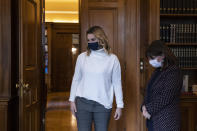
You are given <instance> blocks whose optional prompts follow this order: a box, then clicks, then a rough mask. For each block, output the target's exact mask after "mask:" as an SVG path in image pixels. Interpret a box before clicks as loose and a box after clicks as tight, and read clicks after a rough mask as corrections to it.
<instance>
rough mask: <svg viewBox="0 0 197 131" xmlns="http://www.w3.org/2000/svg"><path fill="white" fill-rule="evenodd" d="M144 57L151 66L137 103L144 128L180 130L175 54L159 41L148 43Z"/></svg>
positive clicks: (169, 130)
mask: <svg viewBox="0 0 197 131" xmlns="http://www.w3.org/2000/svg"><path fill="white" fill-rule="evenodd" d="M146 57H147V58H148V60H149V64H150V65H151V66H152V67H154V68H155V70H154V72H153V74H152V76H151V79H150V81H149V82H148V85H147V88H146V95H145V97H144V102H143V104H142V106H141V111H142V114H143V116H144V117H145V118H146V121H147V122H146V125H147V128H148V131H180V111H179V110H180V108H179V95H180V92H181V87H182V75H181V71H180V69H179V67H178V66H177V61H176V57H175V56H174V54H173V53H172V51H171V50H170V49H169V48H168V47H167V46H165V43H164V42H162V41H160V40H156V41H153V42H152V43H151V45H150V46H149V47H148V48H147V51H146Z"/></svg>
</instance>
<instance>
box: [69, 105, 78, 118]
mask: <svg viewBox="0 0 197 131" xmlns="http://www.w3.org/2000/svg"><path fill="white" fill-rule="evenodd" d="M70 110H71V112H72V114H73V115H74V116H75V117H76V114H75V112H77V108H76V104H75V102H70Z"/></svg>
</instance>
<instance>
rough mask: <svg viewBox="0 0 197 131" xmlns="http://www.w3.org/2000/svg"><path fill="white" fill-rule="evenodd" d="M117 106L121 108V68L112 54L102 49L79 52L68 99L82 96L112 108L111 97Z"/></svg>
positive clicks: (72, 99) (73, 99)
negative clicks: (88, 54)
mask: <svg viewBox="0 0 197 131" xmlns="http://www.w3.org/2000/svg"><path fill="white" fill-rule="evenodd" d="M114 93H115V97H116V104H117V107H119V108H123V106H124V104H123V95H122V84H121V68H120V63H119V60H118V58H117V57H116V56H115V55H114V54H110V55H108V54H107V53H106V52H105V51H104V49H100V50H97V51H91V53H90V56H87V53H86V52H84V53H81V54H80V55H79V56H78V58H77V62H76V67H75V73H74V76H73V80H72V85H71V93H70V98H69V101H72V102H74V101H75V97H76V96H79V97H84V98H86V99H88V100H93V101H96V102H98V103H100V104H102V105H104V107H105V108H107V109H110V108H112V103H113V97H114Z"/></svg>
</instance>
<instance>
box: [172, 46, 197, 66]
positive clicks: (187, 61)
mask: <svg viewBox="0 0 197 131" xmlns="http://www.w3.org/2000/svg"><path fill="white" fill-rule="evenodd" d="M169 48H170V49H171V50H172V52H173V53H174V55H175V56H176V57H177V59H178V63H179V67H181V68H197V46H172V47H171V46H170V47H169Z"/></svg>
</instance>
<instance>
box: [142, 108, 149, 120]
mask: <svg viewBox="0 0 197 131" xmlns="http://www.w3.org/2000/svg"><path fill="white" fill-rule="evenodd" d="M142 114H143V116H144V117H145V118H146V119H150V118H151V115H150V114H149V113H148V112H147V110H146V107H145V106H144V105H143V106H142Z"/></svg>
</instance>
